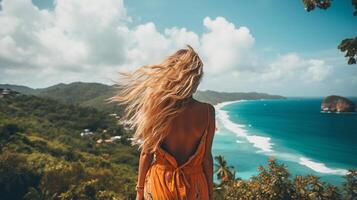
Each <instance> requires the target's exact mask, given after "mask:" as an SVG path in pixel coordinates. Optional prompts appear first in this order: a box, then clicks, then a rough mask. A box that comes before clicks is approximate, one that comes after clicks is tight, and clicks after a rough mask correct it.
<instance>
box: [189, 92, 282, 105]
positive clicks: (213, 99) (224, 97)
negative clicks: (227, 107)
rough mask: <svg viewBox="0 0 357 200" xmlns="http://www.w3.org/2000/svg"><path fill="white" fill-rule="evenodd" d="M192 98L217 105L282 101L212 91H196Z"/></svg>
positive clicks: (267, 95)
mask: <svg viewBox="0 0 357 200" xmlns="http://www.w3.org/2000/svg"><path fill="white" fill-rule="evenodd" d="M194 97H195V98H196V99H198V100H200V101H204V102H209V103H211V104H217V103H221V102H224V101H235V100H255V99H284V98H285V97H283V96H279V95H270V94H265V93H257V92H216V91H212V90H207V91H197V92H196V93H195V95H194Z"/></svg>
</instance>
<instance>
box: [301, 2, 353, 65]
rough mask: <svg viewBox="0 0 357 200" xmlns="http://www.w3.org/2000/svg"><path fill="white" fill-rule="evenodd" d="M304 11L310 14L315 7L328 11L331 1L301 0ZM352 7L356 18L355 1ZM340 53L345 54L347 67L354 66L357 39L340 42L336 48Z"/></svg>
mask: <svg viewBox="0 0 357 200" xmlns="http://www.w3.org/2000/svg"><path fill="white" fill-rule="evenodd" d="M303 3H304V6H305V10H306V11H307V12H310V11H312V10H314V9H315V8H316V7H317V8H320V9H324V10H326V9H328V8H329V7H330V6H331V3H332V0H303ZM352 6H353V7H354V12H353V15H354V16H357V0H352ZM337 48H338V49H339V50H340V51H341V52H346V53H345V57H347V58H348V61H347V63H348V64H349V65H352V64H356V59H357V37H354V38H353V37H352V38H346V39H344V40H342V41H341V43H340V44H339V45H338V47H337Z"/></svg>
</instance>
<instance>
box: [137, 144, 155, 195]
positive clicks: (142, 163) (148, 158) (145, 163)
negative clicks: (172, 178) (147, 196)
mask: <svg viewBox="0 0 357 200" xmlns="http://www.w3.org/2000/svg"><path fill="white" fill-rule="evenodd" d="M152 158H153V153H150V152H149V151H146V150H144V149H142V150H141V153H140V160H139V173H138V182H137V184H136V189H137V193H136V194H137V200H142V199H144V183H145V177H146V173H147V172H148V170H149V167H150V164H151V162H152Z"/></svg>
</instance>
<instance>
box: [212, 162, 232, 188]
mask: <svg viewBox="0 0 357 200" xmlns="http://www.w3.org/2000/svg"><path fill="white" fill-rule="evenodd" d="M214 159H215V160H216V161H217V164H215V167H216V170H215V173H217V178H218V179H219V180H220V181H221V185H224V184H225V183H226V182H228V181H230V180H234V178H235V177H234V176H235V173H234V172H233V167H232V166H227V162H226V160H225V159H224V157H223V156H221V155H219V156H215V157H214Z"/></svg>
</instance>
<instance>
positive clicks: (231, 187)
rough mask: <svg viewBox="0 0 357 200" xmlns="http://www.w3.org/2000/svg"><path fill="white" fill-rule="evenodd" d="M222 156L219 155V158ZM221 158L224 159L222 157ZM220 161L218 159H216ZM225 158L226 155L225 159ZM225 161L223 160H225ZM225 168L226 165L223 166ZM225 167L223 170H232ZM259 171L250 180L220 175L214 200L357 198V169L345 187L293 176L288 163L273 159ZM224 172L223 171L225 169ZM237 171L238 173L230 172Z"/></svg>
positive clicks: (347, 176) (351, 171) (343, 199)
mask: <svg viewBox="0 0 357 200" xmlns="http://www.w3.org/2000/svg"><path fill="white" fill-rule="evenodd" d="M216 158H218V157H216ZM219 159H220V160H221V159H222V158H219ZM216 160H218V159H216ZM223 160H224V158H223ZM221 163H222V162H221ZM220 167H223V166H220ZM229 170H230V169H229V168H225V169H224V170H223V171H229ZM258 170H259V174H258V175H257V176H253V177H252V178H251V179H250V180H247V181H245V180H241V179H239V178H238V179H235V178H234V177H232V178H229V177H230V176H229V177H225V178H224V179H222V178H220V177H222V176H218V174H217V178H218V179H219V180H220V181H221V182H220V184H219V185H216V187H215V194H214V195H215V196H214V199H218V200H220V199H241V200H330V199H331V200H356V199H357V172H356V171H355V170H349V173H348V174H347V175H346V177H345V179H346V181H345V183H344V184H343V186H342V187H340V188H339V187H336V186H333V185H331V184H329V183H326V182H323V181H321V180H320V179H319V178H318V177H316V176H313V175H307V176H296V177H294V178H293V179H292V178H291V176H290V173H289V172H288V169H287V167H286V166H285V165H284V164H278V163H277V162H276V161H275V160H274V159H270V160H269V163H268V166H267V167H266V168H265V167H263V166H260V167H259V169H258ZM221 171H222V170H221ZM226 174H234V172H231V173H226Z"/></svg>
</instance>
